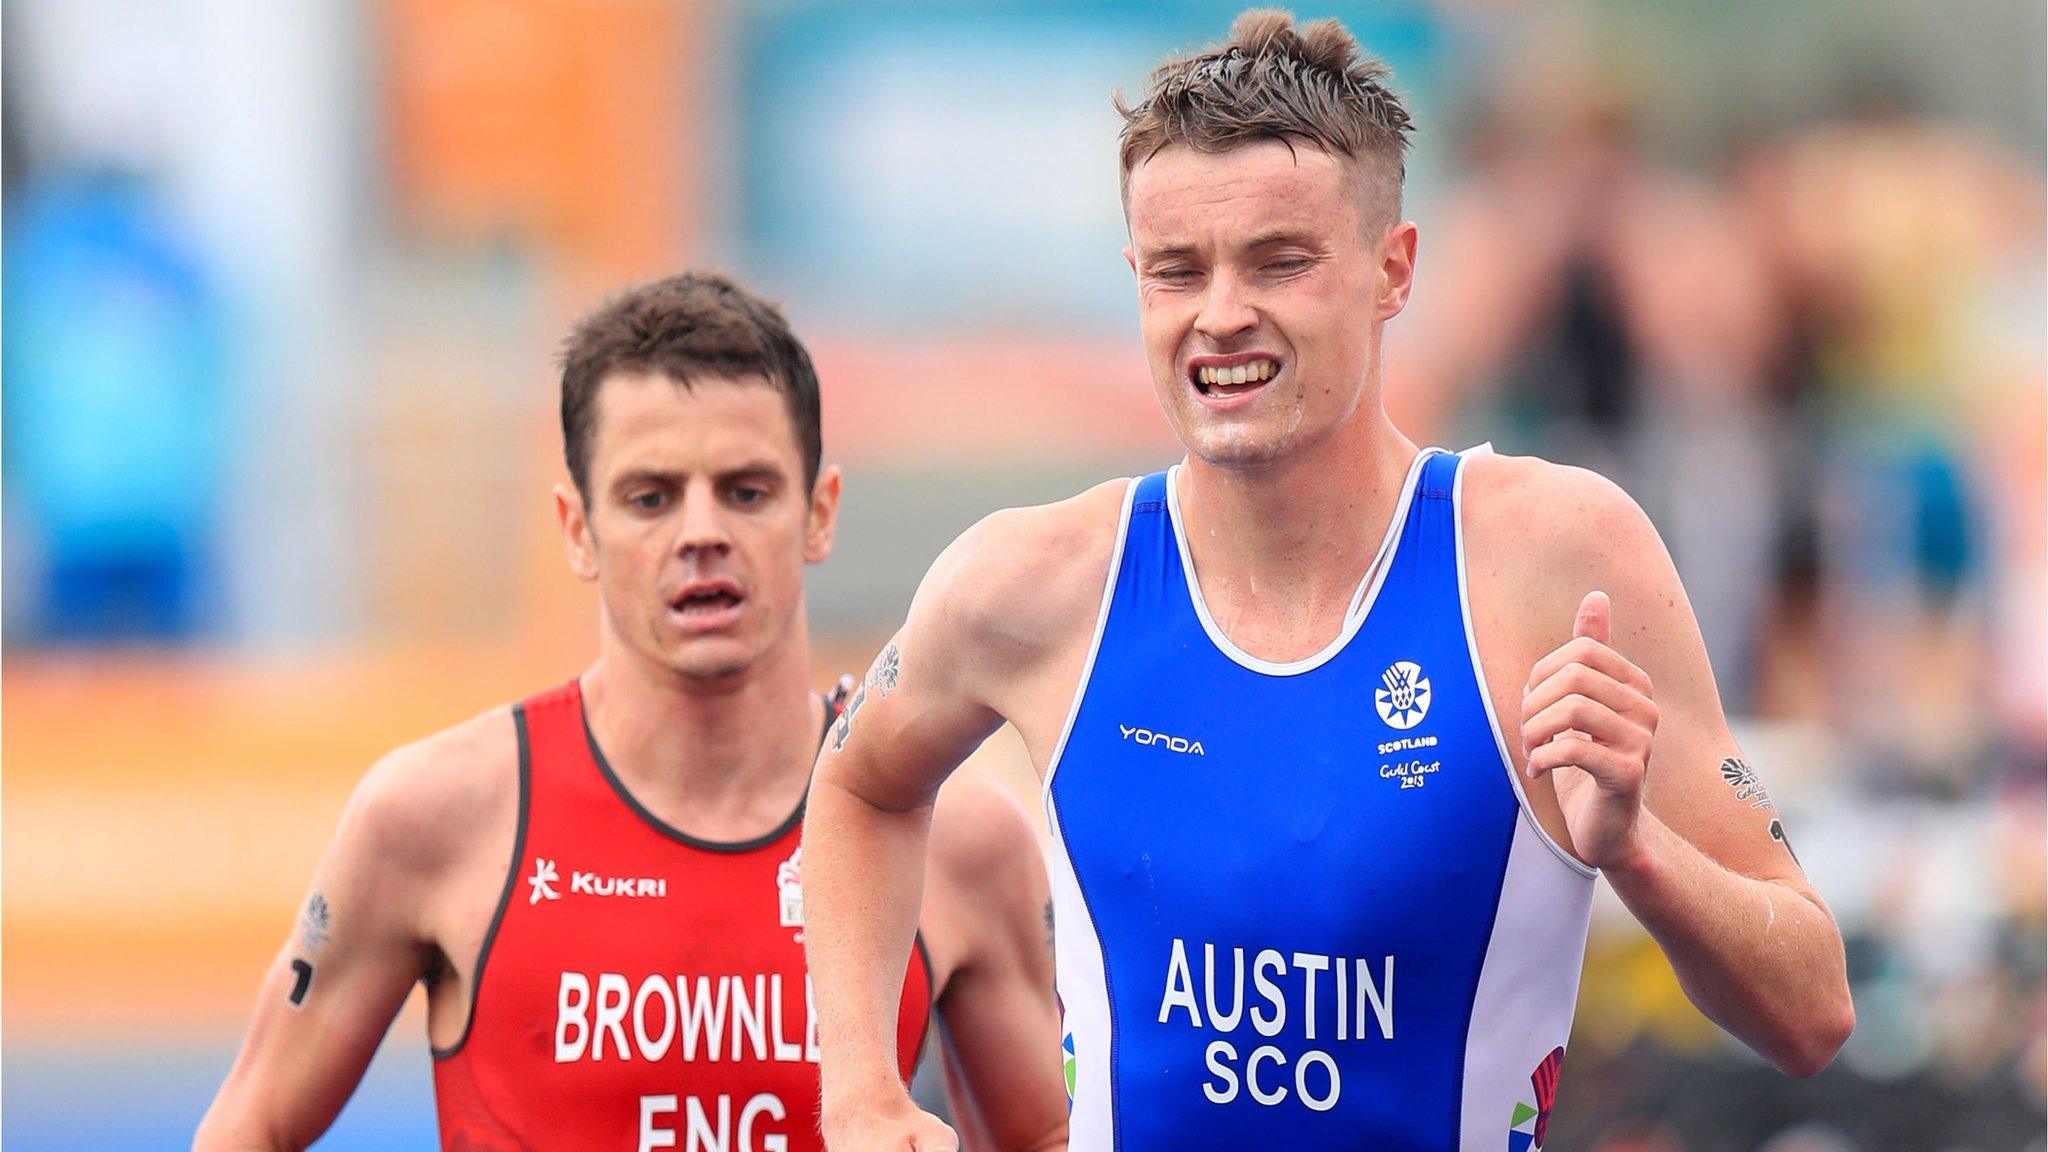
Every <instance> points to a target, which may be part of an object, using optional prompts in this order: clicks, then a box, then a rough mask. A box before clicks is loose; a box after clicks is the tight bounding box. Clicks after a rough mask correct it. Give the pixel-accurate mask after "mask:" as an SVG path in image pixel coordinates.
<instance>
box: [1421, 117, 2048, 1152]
mask: <svg viewBox="0 0 2048 1152" xmlns="http://www.w3.org/2000/svg"><path fill="white" fill-rule="evenodd" d="M1466 139H1467V144H1468V148H1469V156H1468V157H1467V162H1466V164H1465V165H1464V168H1465V170H1466V173H1467V174H1466V175H1465V176H1464V177H1462V178H1461V179H1460V181H1459V182H1458V184H1457V185H1456V186H1455V190H1454V192H1453V193H1452V195H1451V197H1450V199H1449V202H1448V203H1447V204H1445V205H1444V206H1443V208H1442V210H1441V211H1440V212H1439V213H1438V216H1437V223H1436V226H1435V228H1434V229H1433V230H1432V231H1426V232H1425V243H1426V244H1428V245H1430V246H1429V248H1428V250H1427V251H1426V252H1425V253H1424V260H1423V263H1422V265H1421V267H1422V268H1423V270H1424V275H1425V277H1426V278H1427V280H1428V282H1429V283H1428V286H1429V288H1430V291H1428V292H1419V293H1418V295H1417V297H1416V304H1415V306H1414V311H1413V313H1412V314H1411V315H1410V316H1408V317H1404V318H1403V321H1402V322H1401V323H1403V324H1407V325H1409V330H1408V331H1405V332H1400V333H1397V335H1396V336H1395V337H1394V341H1395V342H1394V343H1393V344H1392V346H1391V347H1390V351H1389V354H1388V355H1389V376H1390V381H1392V382H1391V383H1390V386H1389V394H1390V403H1391V404H1393V405H1395V406H1396V407H1397V408H1399V407H1401V406H1403V405H1406V406H1408V408H1409V411H1408V413H1407V414H1408V415H1409V417H1410V418H1411V420H1413V421H1415V422H1417V423H1419V424H1421V425H1422V426H1424V427H1430V426H1434V427H1438V428H1443V429H1449V430H1453V431H1451V432H1449V433H1447V435H1446V438H1447V439H1449V440H1452V441H1455V442H1458V443H1464V442H1469V441H1470V440H1474V439H1479V438H1481V437H1482V436H1485V437H1490V438H1492V439H1493V440H1494V441H1495V443H1496V446H1497V447H1498V448H1500V449H1501V450H1504V451H1514V452H1532V453H1537V454H1540V455H1544V456H1547V457H1550V458H1552V459H1556V460H1562V461H1565V462H1569V463H1575V464H1581V465H1584V466H1586V467H1590V468H1593V469H1596V470H1598V471H1600V472H1602V473H1604V474H1606V475H1608V476H1610V477H1613V478H1614V479H1616V480H1618V481H1619V482H1621V483H1622V484H1623V485H1624V486H1625V487H1626V488H1627V489H1628V490H1629V491H1630V492H1631V493H1632V494H1634V495H1635V496H1636V498H1637V499H1638V500H1639V501H1641V502H1642V504H1643V505H1644V506H1645V508H1646V509H1647V510H1648V511H1649V513H1650V514H1651V516H1652V518H1653V519H1654V520H1655V521H1656V523H1657V525H1658V527H1659V528H1660V530H1661V531H1662V534H1663V536H1664V538H1665V540H1666V542H1667V543H1668V544H1669V546H1670V548H1671V551H1672V553H1673V556H1674V559H1675V560H1676V562H1677V564H1678V566H1679V568H1680V571H1681V573H1682V574H1683V576H1684V579H1685V582H1686V586H1687V589H1688V591H1689V593H1690V596H1691V599H1692V603H1693V607H1694V609H1695V611H1696V612H1697V614H1698V617H1699V619H1700V623H1701V627H1702V630H1703V632H1704V634H1705V636H1706V639H1707V644H1708V648H1709V649H1710V652H1711V654H1712V656H1713V660H1714V667H1715V670H1716V673H1717V676H1718V677H1719V684H1720V688H1721V692H1722V696H1723V698H1724V700H1725V701H1726V703H1727V705H1728V708H1729V711H1730V713H1731V715H1735V716H1740V717H1744V718H1746V721H1745V725H1744V733H1745V740H1746V741H1747V742H1748V743H1749V744H1750V747H1749V749H1748V750H1749V751H1750V753H1751V755H1752V759H1753V760H1754V761H1755V762H1756V763H1757V765H1758V767H1759V770H1760V771H1761V772H1762V773H1763V775H1764V776H1765V778H1766V779H1767V780H1768V781H1770V782H1771V784H1772V786H1773V787H1774V789H1776V790H1777V791H1778V792H1779V797H1780V801H1781V803H1782V804H1783V805H1784V806H1785V807H1786V809H1787V818H1788V824H1789V825H1790V827H1791V829H1792V830H1793V834H1794V840H1795V842H1796V843H1797V844H1799V845H1800V846H1802V847H1805V848H1806V849H1807V852H1808V854H1809V855H1810V856H1811V857H1812V858H1813V861H1814V863H1813V865H1812V869H1813V876H1814V879H1815V881H1816V884H1817V886H1819V887H1820V888H1821V889H1822V891H1823V893H1824V895H1826V896H1827V897H1828V898H1829V899H1830V901H1831V902H1832V903H1833V906H1834V910H1835V912H1836V914H1837V917H1838V918H1839V919H1840V920H1841V922H1842V924H1843V927H1844V930H1845V934H1846V936H1847V939H1848V945H1849V966H1850V975H1851V980H1852V983H1853V985H1854V988H1855V995H1856V1002H1857V1006H1858V1014H1859V1026H1858V1032H1857V1035H1856V1037H1855V1038H1854V1039H1853V1040H1852V1041H1851V1043H1850V1046H1849V1048H1848V1049H1847V1050H1846V1051H1845V1053H1844V1055H1843V1057H1842V1060H1841V1061H1840V1063H1839V1064H1838V1066H1837V1068H1836V1069H1835V1070H1832V1071H1831V1072H1829V1073H1828V1074H1827V1075H1825V1076H1823V1077H1821V1078H1819V1079H1818V1080H1815V1081H1812V1082H1810V1083H1808V1084H1803V1085H1797V1086H1792V1087H1790V1088H1789V1089H1788V1088H1787V1086H1786V1085H1784V1084H1783V1083H1782V1082H1781V1081H1777V1080H1775V1074H1773V1073H1770V1072H1769V1071H1768V1070H1767V1069H1764V1068H1763V1067H1762V1066H1761V1065H1759V1064H1756V1063H1755V1062H1754V1061H1753V1060H1751V1059H1749V1058H1747V1057H1746V1054H1742V1053H1739V1052H1737V1051H1736V1050H1734V1049H1733V1047H1732V1045H1729V1044H1727V1043H1726V1042H1725V1041H1724V1040H1722V1039H1720V1038H1718V1037H1717V1036H1716V1035H1715V1034H1713V1033H1712V1032H1711V1030H1709V1029H1707V1028H1706V1027H1705V1026H1704V1022H1703V1021H1701V1020H1700V1019H1699V1017H1698V1016H1697V1015H1696V1014H1694V1013H1693V1012H1692V1011H1691V1010H1690V1009H1689V1008H1687V1007H1686V1006H1685V1005H1684V1003H1683V1000H1682V998H1680V997H1679V995H1678V993H1677V990H1676V986H1675V984H1674V983H1673V982H1672V980H1671V977H1670V975H1669V972H1668V970H1667V969H1666V968H1665V967H1664V966H1663V963H1662V961H1661V958H1660V957H1658V956H1657V955H1656V953H1655V951H1654V946H1653V945H1650V944H1649V942H1648V941H1647V940H1645V939H1643V938H1641V937H1640V936H1635V935H1633V934H1631V933H1628V932H1622V931H1617V932H1613V933H1608V934H1605V935H1603V934H1602V933H1600V932H1598V931H1596V940H1595V945H1594V949H1593V951H1592V953H1591V954H1590V956H1589V960H1588V966H1587V973H1588V977H1587V980H1586V983H1585V991H1584V994H1583V997H1582V1007H1581V1019H1580V1028H1579V1031H1578V1033H1577V1038H1578V1041H1579V1043H1578V1045H1577V1049H1576V1051H1575V1052H1574V1057H1575V1059H1574V1061H1573V1062H1572V1064H1571V1065H1568V1067H1567V1075H1566V1077H1565V1084H1566V1087H1565V1089H1564V1091H1565V1094H1566V1096H1567V1097H1568V1098H1569V1099H1570V1101H1571V1105H1570V1107H1569V1108H1568V1109H1561V1116H1562V1115H1563V1114H1564V1113H1565V1112H1568V1113H1569V1115H1568V1116H1563V1119H1561V1121H1560V1126H1559V1127H1558V1129H1557V1131H1558V1136H1557V1137H1556V1142H1557V1145H1558V1146H1559V1147H1590V1148H1597V1149H1601V1150H1603V1152H1620V1150H1623V1149H1630V1150H1636V1149H1640V1150H1652V1149H1654V1150H1658V1152H1663V1150H1667V1149H1688V1150H1694V1152H1716V1150H1720V1149H1730V1150H1733V1149H1750V1148H1766V1149H1770V1150H1772V1152H1789V1150H1793V1149H1799V1150H1816V1152H1818V1150H1835V1149H1906V1148H1911V1149H1923V1148H1924V1149H1941V1150H1962V1149H1980V1150H1985V1152H1989V1150H1991V1149H2005V1148H2011V1149H2019V1148H2039V1147H2041V1146H2042V1145H2041V1143H2040V1133H2041V1129H2042V1123H2043V1112H2042V1108H2043V1102H2042V1098H2043V1081H2044V1076H2048V1049H2044V1040H2043V1020H2044V1002H2043V993H2042V979H2043V952H2044V933H2043V904H2044V901H2043V845H2042V840H2043V831H2042V812H2043V773H2044V762H2048V752H2044V745H2043V732H2044V715H2043V707H2044V705H2043V701H2044V699H2048V688H2044V684H2043V653H2044V647H2048V639H2044V637H2048V631H2044V623H2043V619H2042V587H2043V571H2042V567H2043V549H2044V535H2043V523H2044V516H2048V502H2044V498H2043V476H2044V468H2048V451H2044V426H2048V411H2044V407H2043V382H2044V377H2043V340H2044V315H2048V312H2044V307H2048V300H2044V298H2043V262H2042V250H2043V249H2042V241H2043V228H2042V223H2043V208H2044V193H2043V183H2042V180H2041V175H2040V172H2039V171H2038V169H2037V168H2036V167H2035V166H2033V165H2032V164H2030V163H2028V162H2026V161H2024V160H2021V159H2019V158H2015V157H2012V156H2010V155H2008V154H2006V153H2005V152H2003V151H2001V150H2000V149H1999V148H1998V147H1996V146H1994V145H1993V144H1991V143H1989V142H1987V141H1986V140H1984V139H1983V138H1981V137H1980V136H1978V135H1976V134H1974V133H1972V132H1971V131H1969V130H1967V129H1964V128H1961V127H1958V126H1954V125H1948V124H1942V123H1934V122H1929V121H1926V120H1923V119H1918V118H1915V117H1913V116H1910V115H1907V114H1905V113H1902V112H1899V111H1896V110H1892V109H1888V108H1885V107H1884V106H1882V104H1875V103H1874V104H1872V105H1871V106H1869V107H1867V108H1865V109H1863V110H1862V111H1861V113H1860V114H1858V115H1855V116H1853V117H1849V118H1845V119H1843V120H1841V121H1839V122H1835V123H1828V124H1823V125H1818V126H1812V127H1806V128H1802V129H1799V130H1795V131H1792V132H1790V133H1788V134H1779V135H1773V136H1769V137H1766V138H1758V139H1755V140H1752V141H1749V142H1748V143H1747V144H1746V145H1744V146H1742V147H1740V148H1739V149H1737V150H1736V151H1735V152H1734V153H1733V154H1732V155H1730V156H1729V157H1728V158H1727V160H1726V162H1725V163H1724V164H1722V165H1720V166H1718V167H1717V168H1716V169H1715V170H1713V171H1709V172H1700V171H1696V170H1685V171H1681V170H1677V169H1675V168H1672V167H1666V166H1663V165H1660V164H1659V163H1658V162H1656V161H1653V160H1652V159H1650V158H1649V155H1648V152H1647V151H1646V149H1645V148H1644V147H1642V146H1641V145H1640V143H1639V141H1638V139H1637V138H1636V135H1635V133H1634V132H1633V131H1632V128H1631V124H1630V122H1629V116H1628V113H1627V112H1626V110H1625V109H1624V108H1622V107H1621V106H1619V105H1617V104H1612V103H1603V102H1601V101H1598V100H1587V101H1585V102H1584V103H1583V106H1581V107H1580V108H1579V109H1578V111H1577V112H1576V113H1575V114H1572V115H1567V116H1560V115H1559V114H1558V109H1557V107H1556V106H1555V105H1554V104H1548V103H1546V104H1545V106H1544V107H1542V108H1541V109H1540V111H1539V110H1536V109H1533V108H1527V107H1520V106H1509V105H1503V106H1501V107H1500V108H1499V109H1498V110H1496V111H1495V112H1494V113H1493V114H1492V115H1491V116H1490V118H1489V119H1488V120H1487V122H1486V123H1484V124H1483V125H1481V126H1480V127H1479V128H1478V130H1476V131H1473V132H1471V133H1469V134H1468V136H1467V137H1466ZM1459 431H1462V432H1463V433H1464V436H1463V437H1462V438H1461V437H1460V436H1459V435H1458V434H1457V433H1458V432H1459ZM1607 911H1610V912H1611V911H1612V910H1611V909H1609V910H1607ZM1608 922H1610V923H1612V922H1613V918H1611V917H1610V918H1608Z"/></svg>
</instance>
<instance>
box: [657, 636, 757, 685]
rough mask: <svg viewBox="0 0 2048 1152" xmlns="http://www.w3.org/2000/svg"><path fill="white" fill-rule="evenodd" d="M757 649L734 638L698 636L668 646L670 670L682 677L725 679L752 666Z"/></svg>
mask: <svg viewBox="0 0 2048 1152" xmlns="http://www.w3.org/2000/svg"><path fill="white" fill-rule="evenodd" d="M757 655H758V653H755V652H752V651H749V650H746V649H745V648H744V647H743V646H742V645H740V644H739V642H738V641H734V640H700V641H696V642H694V643H691V644H687V645H684V646H682V647H680V648H677V649H671V650H670V651H669V653H668V655H667V659H666V660H665V661H663V662H664V663H665V664H667V665H668V668H669V671H671V672H673V673H675V674H676V675H677V676H680V677H682V678H683V679H685V680H698V681H709V680H728V679H731V678H732V677H734V676H737V675H739V674H740V673H742V672H745V671H746V670H747V669H749V668H751V667H753V666H754V662H755V658H756V656H757Z"/></svg>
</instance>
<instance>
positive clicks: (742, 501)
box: [555, 374, 839, 681]
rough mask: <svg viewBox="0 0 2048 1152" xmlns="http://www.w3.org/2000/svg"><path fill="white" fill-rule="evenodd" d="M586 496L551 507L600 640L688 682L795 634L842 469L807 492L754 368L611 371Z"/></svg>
mask: <svg viewBox="0 0 2048 1152" xmlns="http://www.w3.org/2000/svg"><path fill="white" fill-rule="evenodd" d="M595 407H596V411H595V418H594V420H593V421H592V434H591V453H590V475H589V498H588V502H587V505H586V503H585V501H584V500H583V499H581V498H579V497H578V496H577V494H576V491H575V490H574V489H573V488H569V487H566V486H558V487H557V488H556V490H555V503H556V510H557V514H558V518H559V519H560V521H561V527H562V533H563V538H564V541H565V543H566V544H567V547H568V551H569V564H570V567H571V568H572V569H573V570H574V571H575V572H576V574H577V575H579V576H582V577H583V578H584V579H587V580H595V581H596V582H597V584H598V591H599V596H600V599H601V600H602V602H603V610H604V618H605V627H606V629H607V631H608V632H609V633H610V635H609V637H608V639H609V641H611V642H615V643H616V644H618V645H619V646H621V647H622V648H623V649H624V650H625V651H626V652H628V653H630V654H631V655H633V656H635V657H637V658H639V659H641V660H643V661H646V662H648V663H649V664H651V665H653V666H655V667H658V668H661V669H665V670H667V671H668V672H670V673H672V674H674V675H676V676H680V677H684V678H687V679H692V680H699V681H704V680H721V679H725V678H728V677H731V676H734V675H736V674H738V673H740V672H743V671H745V670H746V669H747V668H749V667H750V666H752V665H753V664H755V663H756V662H757V661H759V660H760V659H761V657H762V656H763V655H764V654H767V653H769V652H771V651H772V650H773V649H774V648H775V647H776V646H777V645H778V644H780V643H783V642H784V641H785V640H786V639H788V638H789V637H791V636H792V635H794V634H796V633H795V632H794V631H793V629H794V628H795V626H796V623H797V618H798V617H797V614H798V612H799V611H800V610H801V608H802V605H803V573H804V566H805V565H806V564H816V563H818V562H820V561H822V560H824V559H825V557H826V556H827V555H829V554H830V553H831V551H832V533H833V527H834V523H835V520H836V517H837V514H838V508H839V472H838V469H837V468H827V469H825V470H823V471H822V472H821V473H820V474H819V477H818V481H817V483H816V485H815V486H813V487H812V488H810V489H806V488H805V486H804V470H803V459H802V456H801V450H800V449H799V448H798V446H797V437H796V429H795V427H794V426H793V423H792V421H791V419H790V416H789V411H788V408H787V406H786V404H785V402H784V400H783V397H782V394H781V393H780V392H779V391H777V390H776V388H775V387H774V386H773V385H772V384H771V383H769V382H768V381H766V380H764V379H761V378H758V377H753V378H746V379H737V380H735V379H726V378H722V377H716V376H706V377H698V378H696V379H694V380H693V381H692V382H691V384H690V386H689V387H684V386H683V385H681V384H679V383H677V382H675V381H673V380H671V379H669V378H668V377H666V376H661V375H652V376H649V375H628V374H619V375H614V376H611V377H608V378H607V379H606V380H605V381H604V383H603V385H602V386H601V387H600V388H599V390H598V394H597V399H596V401H595Z"/></svg>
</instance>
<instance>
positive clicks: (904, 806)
mask: <svg viewBox="0 0 2048 1152" xmlns="http://www.w3.org/2000/svg"><path fill="white" fill-rule="evenodd" d="M958 547H959V546H958V545H957V544H956V545H955V548H956V549H957V548H958ZM961 567H962V565H961V563H960V562H959V559H958V557H957V556H955V555H954V554H953V551H952V550H949V552H948V555H946V556H941V557H940V558H939V561H938V562H937V563H936V564H934V565H933V566H932V570H931V572H930V573H929V574H927V575H926V577H925V580H924V583H923V585H922V586H921V587H920V588H919V589H918V593H917V598H916V599H915V600H914V601H913V602H912V604H911V607H910V613H909V616H908V617H907V618H906V619H905V620H904V623H903V627H902V628H901V629H899V630H898V631H897V633H896V635H895V636H893V637H891V638H890V640H889V642H888V644H887V645H885V646H884V647H883V648H882V651H881V653H880V655H878V656H876V658H875V662H874V664H873V665H872V666H870V667H869V668H868V670H867V673H866V675H864V676H863V677H862V678H861V682H860V683H859V685H857V686H856V687H855V688H854V692H853V695H852V696H851V697H850V698H849V699H848V700H847V703H846V707H845V709H844V710H843V711H842V712H841V713H840V715H839V718H838V720H836V721H835V722H834V723H833V725H832V729H831V730H830V731H829V732H827V733H826V736H825V744H824V748H823V749H822V751H821V752H820V755H819V762H818V774H819V778H820V780H821V781H826V782H829V783H832V784H834V785H837V786H838V787H840V788H843V789H845V790H846V791H848V792H850V793H852V794H853V795H855V796H858V797H859V798H861V799H863V800H865V801H867V802H868V803H870V804H873V805H874V806H876V807H877V808H881V809H884V810H887V811H894V812H902V811H909V810H911V809H914V808H923V807H925V806H927V805H929V804H931V803H932V800H933V798H934V797H935V796H936V795H937V793H938V789H939V785H940V784H942V783H944V781H945V779H946V777H947V776H948V775H949V774H950V773H951V772H952V771H953V769H954V768H956V767H958V766H959V764H960V762H961V761H963V760H965V759H966V758H967V757H968V755H969V754H971V753H972V752H973V751H974V749H975V748H976V747H978V746H979V745H980V744H981V742H982V741H983V740H986V739H987V738H988V737H989V734H990V733H992V732H994V731H995V730H996V727H997V725H998V724H1000V723H1001V722H1002V717H1001V716H999V715H998V714H997V712H996V710H995V708H994V707H993V706H992V705H991V704H990V702H989V698H990V693H989V691H988V690H987V689H988V685H989V681H990V679H991V678H992V676H994V675H995V674H997V671H998V669H997V668H995V667H994V661H996V660H997V659H999V658H1000V656H1001V653H1000V651H999V648H998V646H996V645H993V644H990V643H988V642H987V641H986V640H985V639H984V638H983V637H980V636H978V635H977V632H978V631H979V629H977V628H976V626H975V620H976V619H977V618H978V616H979V613H978V612H977V610H976V609H975V607H974V605H973V604H972V603H971V601H972V600H973V598H974V597H975V595H976V593H977V591H978V590H977V589H976V588H974V587H973V586H972V584H973V578H972V576H971V575H968V574H965V573H963V572H962V571H961Z"/></svg>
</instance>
